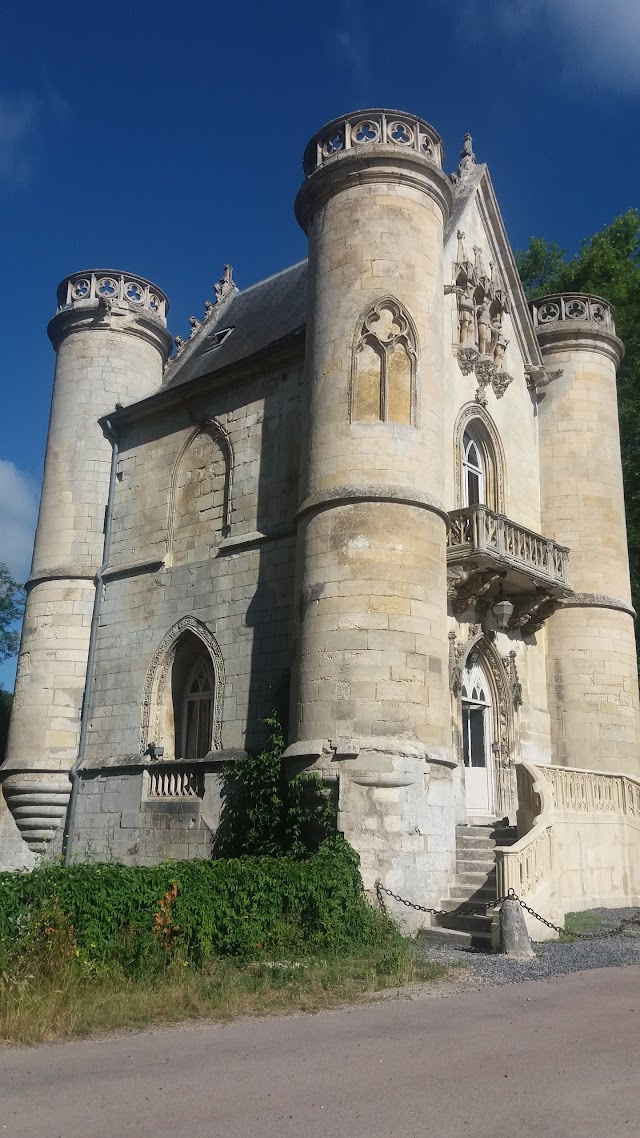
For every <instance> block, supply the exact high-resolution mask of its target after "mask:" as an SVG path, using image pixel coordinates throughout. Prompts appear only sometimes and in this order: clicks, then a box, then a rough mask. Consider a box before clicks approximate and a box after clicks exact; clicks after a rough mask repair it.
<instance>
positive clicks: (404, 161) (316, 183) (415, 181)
mask: <svg viewBox="0 0 640 1138" xmlns="http://www.w3.org/2000/svg"><path fill="white" fill-rule="evenodd" d="M374 183H382V184H385V185H389V184H395V185H403V186H409V187H411V188H412V189H415V190H418V191H420V192H421V193H423V194H425V195H426V196H427V197H428V198H430V199H431V200H432V201H434V202H436V204H437V205H438V206H439V207H440V209H441V211H442V215H443V219H444V221H445V222H446V220H447V218H448V216H449V214H450V213H451V211H452V209H453V204H454V192H453V186H452V184H451V182H450V180H449V178H448V177H447V175H446V174H445V173H443V171H442V170H441V169H440V167H439V166H437V165H436V164H435V162H432V161H431V160H430V159H429V158H424V157H422V156H421V155H420V154H417V153H416V152H415V151H411V150H402V151H401V150H400V148H399V147H398V146H394V145H389V144H388V143H370V144H369V145H368V146H367V147H366V148H360V149H354V150H347V151H344V152H341V153H340V154H339V155H337V156H336V157H335V158H334V159H333V160H332V161H331V163H330V164H328V165H326V166H320V167H318V169H317V170H314V172H313V174H311V175H310V176H309V177H308V178H307V180H306V182H304V183H303V184H302V186H301V188H300V191H299V193H298V196H297V198H296V203H295V212H296V218H297V220H298V222H299V224H300V225H301V226H302V228H303V229H304V231H305V233H306V232H307V231H308V228H309V225H310V222H311V218H312V216H313V214H314V212H315V211H316V210H317V209H318V208H319V206H321V205H322V204H324V202H326V201H327V200H328V199H329V198H331V197H333V196H334V195H335V194H337V193H339V192H340V191H341V190H346V189H350V188H351V187H353V186H364V185H372V184H374Z"/></svg>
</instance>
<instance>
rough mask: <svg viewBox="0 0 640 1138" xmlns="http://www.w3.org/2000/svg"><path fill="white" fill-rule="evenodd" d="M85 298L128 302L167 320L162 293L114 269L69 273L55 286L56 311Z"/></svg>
mask: <svg viewBox="0 0 640 1138" xmlns="http://www.w3.org/2000/svg"><path fill="white" fill-rule="evenodd" d="M87 300H100V301H103V302H113V303H117V304H130V305H131V306H132V307H133V308H138V309H146V310H147V311H148V312H151V313H152V315H153V316H156V317H157V319H158V320H160V321H161V322H162V323H163V324H165V325H166V323H167V312H168V311H169V301H168V300H167V298H166V296H165V294H164V293H163V292H162V291H161V290H160V289H159V288H156V286H155V285H154V284H152V283H151V281H147V280H145V279H144V277H137V276H133V275H132V274H129V273H121V272H117V271H115V270H113V269H95V270H91V271H86V272H81V273H72V274H71V276H68V277H65V279H64V280H63V281H62V282H61V284H60V285H59V287H58V312H60V311H61V310H62V309H63V308H68V307H69V306H70V305H75V304H80V303H82V302H83V301H87Z"/></svg>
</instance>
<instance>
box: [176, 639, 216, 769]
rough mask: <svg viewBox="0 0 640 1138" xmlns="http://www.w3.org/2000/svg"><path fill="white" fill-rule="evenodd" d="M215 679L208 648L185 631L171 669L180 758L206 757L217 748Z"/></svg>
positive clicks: (177, 745)
mask: <svg viewBox="0 0 640 1138" xmlns="http://www.w3.org/2000/svg"><path fill="white" fill-rule="evenodd" d="M215 682H216V681H215V675H214V670H213V664H212V661H211V656H210V655H209V653H208V651H207V649H206V647H205V646H204V644H203V643H202V641H201V640H200V639H199V637H197V636H195V635H194V634H193V633H191V632H187V633H185V634H184V635H183V637H182V638H181V640H180V642H179V644H178V646H177V648H176V654H175V658H174V661H173V668H172V672H171V691H172V697H173V719H174V726H175V756H176V758H180V759H202V758H204V756H205V755H207V754H208V753H209V751H211V750H212V749H213V728H214V700H215Z"/></svg>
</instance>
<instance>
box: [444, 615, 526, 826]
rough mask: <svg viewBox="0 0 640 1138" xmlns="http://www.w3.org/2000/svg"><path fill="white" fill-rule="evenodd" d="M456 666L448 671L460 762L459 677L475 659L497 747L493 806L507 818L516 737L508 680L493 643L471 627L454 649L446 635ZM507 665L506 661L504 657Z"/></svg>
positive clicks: (511, 804) (512, 792) (513, 788)
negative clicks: (482, 676) (488, 700)
mask: <svg viewBox="0 0 640 1138" xmlns="http://www.w3.org/2000/svg"><path fill="white" fill-rule="evenodd" d="M450 641H451V646H452V651H453V654H454V655H455V659H456V665H455V666H454V667H453V668H452V672H451V676H452V693H453V696H454V697H455V707H456V712H455V728H456V730H455V734H456V736H457V738H458V740H459V743H458V747H459V750H460V758H461V759H462V753H461V752H462V747H461V740H462V706H461V699H460V695H461V689H462V675H463V672H464V669H465V667H466V666H467V665H468V664H471V663H473V661H474V658H475V659H478V661H479V662H480V664H481V666H482V669H483V671H484V673H485V675H486V677H487V682H488V684H489V686H490V689H491V714H492V718H493V724H492V738H493V740H494V741H495V742H496V743H497V744H498V748H499V749H498V752H497V753H496V754H494V756H493V758H494V784H495V803H496V810H497V811H498V812H499V813H502V814H503V815H504V814H510V813H513V811H514V810H515V808H516V781H515V765H514V764H515V758H516V753H517V743H518V733H517V719H516V703H515V701H514V695H513V691H512V686H511V684H510V681H509V676H508V674H507V670H506V668H505V665H504V662H503V659H502V657H501V655H500V652H499V651H498V648H497V646H496V643H495V640H494V639H493V638H492V637H490V636H487V635H486V634H485V633H484V632H483V631H482V629H481V628H480V627H479V626H477V625H476V626H471V629H470V635H469V639H468V640H467V641H466V643H464V644H460V645H457V646H456V637H455V634H454V633H451V635H450ZM507 661H508V657H507Z"/></svg>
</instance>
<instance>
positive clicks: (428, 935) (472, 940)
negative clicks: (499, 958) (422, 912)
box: [417, 925, 491, 948]
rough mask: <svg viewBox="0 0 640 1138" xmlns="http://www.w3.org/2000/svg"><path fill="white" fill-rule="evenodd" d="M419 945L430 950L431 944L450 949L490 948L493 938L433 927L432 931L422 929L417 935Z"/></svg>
mask: <svg viewBox="0 0 640 1138" xmlns="http://www.w3.org/2000/svg"><path fill="white" fill-rule="evenodd" d="M417 941H418V944H421V945H424V947H425V948H428V947H429V945H430V944H438V945H447V946H448V947H450V948H480V947H482V948H484V947H486V948H488V947H489V946H490V944H491V937H490V936H487V935H486V933H478V934H476V935H474V934H473V933H469V932H465V931H464V930H463V929H447V928H439V927H438V926H436V925H432V926H431V928H430V929H420V931H419V933H418V934H417Z"/></svg>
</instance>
